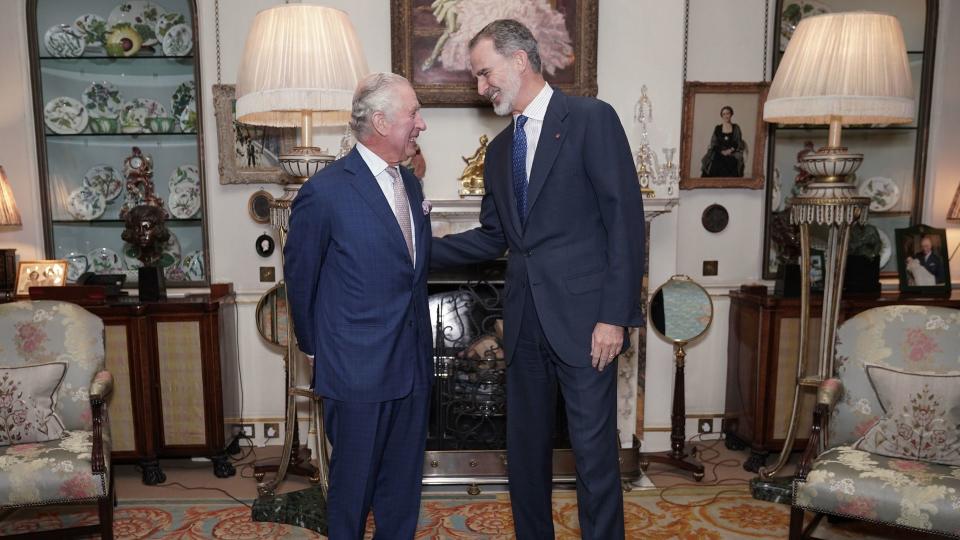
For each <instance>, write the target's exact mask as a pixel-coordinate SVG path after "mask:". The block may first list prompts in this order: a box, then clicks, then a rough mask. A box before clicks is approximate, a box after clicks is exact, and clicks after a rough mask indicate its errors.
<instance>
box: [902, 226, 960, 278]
mask: <svg viewBox="0 0 960 540" xmlns="http://www.w3.org/2000/svg"><path fill="white" fill-rule="evenodd" d="M895 234H896V244H897V271H898V273H899V275H900V290H901V291H903V292H916V293H925V294H931V293H933V294H950V262H949V258H948V256H947V231H946V230H945V229H937V228H934V227H928V226H927V225H922V224H921V225H916V226H914V227H908V228H906V229H896V230H895Z"/></svg>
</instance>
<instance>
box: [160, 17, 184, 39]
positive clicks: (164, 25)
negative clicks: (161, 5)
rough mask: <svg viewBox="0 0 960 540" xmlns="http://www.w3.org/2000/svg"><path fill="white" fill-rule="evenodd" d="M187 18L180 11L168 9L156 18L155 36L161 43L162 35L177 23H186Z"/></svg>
mask: <svg viewBox="0 0 960 540" xmlns="http://www.w3.org/2000/svg"><path fill="white" fill-rule="evenodd" d="M186 22H187V18H186V17H184V16H183V14H181V13H176V12H173V11H168V12H166V13H164V14H163V15H161V16H160V17H159V18H158V19H157V38H158V39H160V42H161V43H163V37H164V36H166V35H167V32H168V31H170V29H171V28H173V27H174V26H176V25H178V24H186Z"/></svg>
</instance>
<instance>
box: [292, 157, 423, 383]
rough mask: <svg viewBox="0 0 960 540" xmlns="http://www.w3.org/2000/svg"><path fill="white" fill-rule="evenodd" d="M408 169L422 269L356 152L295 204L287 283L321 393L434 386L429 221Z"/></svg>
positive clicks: (322, 174) (321, 177) (303, 192)
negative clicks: (432, 383) (429, 297)
mask: <svg viewBox="0 0 960 540" xmlns="http://www.w3.org/2000/svg"><path fill="white" fill-rule="evenodd" d="M400 170H401V175H402V177H403V183H404V186H405V187H406V191H407V197H408V198H409V200H410V208H411V209H412V211H413V224H412V225H413V227H414V230H415V231H416V244H417V265H416V268H414V266H413V264H412V261H411V260H410V255H409V253H408V251H407V245H406V243H405V242H404V239H403V234H402V233H401V232H400V226H399V225H398V224H397V219H396V217H395V216H394V214H393V211H391V210H390V205H389V204H388V203H387V200H386V198H385V197H384V196H383V192H382V191H381V190H380V187H379V185H378V184H377V181H376V179H375V178H374V176H373V174H372V173H371V172H370V168H369V167H367V164H366V163H365V162H364V161H363V158H362V157H361V156H360V154H359V153H358V152H357V149H356V148H354V149H353V151H352V152H350V153H349V154H348V155H347V156H346V157H344V158H343V159H340V160H337V161H335V162H333V163H331V164H330V165H328V166H327V167H326V168H324V169H323V170H322V171H320V172H318V173H317V174H315V175H314V176H313V177H312V178H311V179H310V180H309V181H308V182H307V183H305V184H304V185H303V187H302V188H301V189H300V193H299V194H298V195H297V198H296V199H295V200H294V202H293V210H292V214H291V216H290V232H289V235H288V237H287V241H286V244H285V247H284V251H283V253H284V258H285V262H284V276H285V280H286V284H287V296H288V298H289V303H290V311H291V313H292V314H293V324H294V331H295V333H296V336H297V343H298V345H299V347H300V350H302V351H303V352H305V353H307V354H310V355H313V356H314V389H315V391H316V393H317V394H319V395H321V396H324V397H327V398H332V399H337V400H341V401H358V402H379V401H389V400H393V399H398V398H401V397H404V396H406V395H407V394H409V393H410V391H411V390H413V389H414V386H415V384H416V385H419V386H421V387H425V386H428V385H429V384H430V374H431V373H432V370H431V367H430V366H431V348H432V343H431V333H430V323H429V315H428V307H427V263H428V261H429V259H430V237H431V231H430V218H429V216H426V215H424V213H423V211H422V204H423V192H422V191H421V188H420V182H419V181H418V180H417V178H416V177H415V176H414V175H413V174H412V173H410V172H409V171H407V170H406V169H403V168H402V167H401V169H400Z"/></svg>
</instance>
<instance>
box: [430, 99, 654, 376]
mask: <svg viewBox="0 0 960 540" xmlns="http://www.w3.org/2000/svg"><path fill="white" fill-rule="evenodd" d="M512 147H513V123H511V124H510V125H509V126H507V127H506V128H505V129H504V130H503V131H502V132H500V134H498V135H497V136H496V138H494V139H493V141H491V142H490V145H489V146H488V147H487V156H486V160H485V164H484V186H485V188H486V194H485V195H484V197H483V201H482V203H481V209H480V227H479V228H477V229H473V230H470V231H466V232H463V233H459V234H456V235H451V236H446V237H444V238H442V239H435V240H434V242H433V247H432V256H431V259H430V265H431V267H436V268H441V267H446V266H450V265H457V264H467V263H473V262H480V261H484V260H489V259H493V258H496V257H499V256H501V255H502V254H503V253H504V250H506V249H508V248H509V254H508V262H507V278H506V285H505V296H506V298H505V303H504V331H505V336H504V340H505V342H506V343H505V345H506V353H507V355H508V357H507V358H508V361H509V360H510V359H511V358H512V355H513V351H515V350H516V344H517V337H518V335H519V330H520V317H521V315H522V309H523V303H524V297H525V296H526V290H525V289H526V287H532V292H533V299H534V302H535V304H536V307H537V313H538V315H539V317H540V324H541V326H542V327H543V330H544V333H545V334H546V336H547V339H548V340H549V341H550V344H551V346H552V347H553V349H554V350H555V351H556V353H557V355H558V356H559V357H560V358H561V360H563V361H564V362H565V363H567V364H570V365H574V366H587V365H589V364H590V362H591V359H590V345H591V336H592V334H593V329H594V327H595V326H596V324H597V322H605V323H609V324H614V325H619V326H624V327H635V326H640V325H641V324H643V320H642V317H641V302H640V290H641V280H642V278H643V243H644V240H645V234H644V221H643V201H642V197H641V193H640V186H639V183H638V182H637V173H636V171H635V170H634V166H633V160H632V158H631V153H630V146H629V144H628V143H627V137H626V134H625V133H624V131H623V126H622V125H621V124H620V119H619V117H617V114H616V112H615V111H614V110H613V108H612V107H611V106H610V105H608V104H607V103H604V102H603V101H600V100H597V99H594V98H586V97H572V96H566V95H564V94H563V93H561V92H560V91H558V90H556V89H554V93H553V97H552V98H551V99H550V104H549V106H548V107H547V113H546V117H545V118H544V123H543V127H542V130H541V132H540V140H539V141H538V143H537V151H536V155H535V156H534V159H533V168H532V170H531V172H530V182H529V187H528V189H527V214H528V215H527V219H526V222H525V223H521V222H520V217H519V214H518V212H517V204H516V195H515V194H514V191H513V182H512V173H511V163H512V152H513V149H512ZM628 345H629V342H628V340H627V339H624V350H625V349H626V347H627V346H628Z"/></svg>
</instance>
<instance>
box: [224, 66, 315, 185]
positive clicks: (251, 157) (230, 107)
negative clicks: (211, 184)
mask: <svg viewBox="0 0 960 540" xmlns="http://www.w3.org/2000/svg"><path fill="white" fill-rule="evenodd" d="M213 109H214V114H215V116H216V119H217V150H218V154H219V158H220V167H219V168H220V183H221V184H255V183H261V184H289V183H291V182H293V181H294V180H295V179H294V178H292V177H290V176H288V175H287V174H286V173H284V172H283V169H281V168H280V154H281V153H284V152H287V151H288V150H290V149H291V148H293V147H294V146H296V143H297V136H296V128H277V127H267V126H252V125H249V124H243V123H241V122H237V99H236V90H235V88H234V85H232V84H215V85H213Z"/></svg>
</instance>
